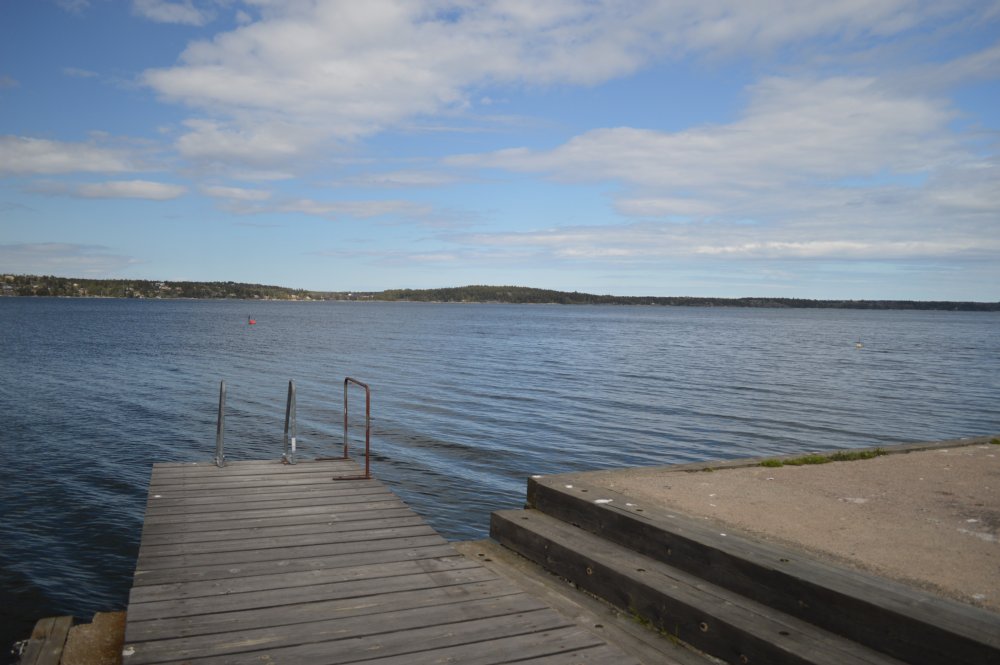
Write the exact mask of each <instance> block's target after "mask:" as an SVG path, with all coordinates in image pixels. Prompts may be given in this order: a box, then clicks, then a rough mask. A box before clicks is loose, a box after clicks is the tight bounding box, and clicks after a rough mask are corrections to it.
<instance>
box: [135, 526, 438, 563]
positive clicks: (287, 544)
mask: <svg viewBox="0 0 1000 665" xmlns="http://www.w3.org/2000/svg"><path fill="white" fill-rule="evenodd" d="M434 535H437V534H436V532H435V531H434V529H432V528H431V527H429V526H427V525H426V524H420V525H417V526H405V527H394V528H389V529H373V530H371V531H347V532H344V533H330V532H320V533H317V534H309V535H305V536H289V537H287V538H265V539H261V540H259V541H257V540H253V539H250V540H247V541H245V542H244V543H243V547H240V546H239V544H238V543H236V542H235V541H228V540H223V541H216V542H209V543H191V544H181V545H177V546H171V545H162V546H156V547H147V546H140V548H139V557H138V559H137V562H136V565H137V566H141V567H143V568H156V567H160V568H162V567H165V566H166V565H171V564H173V565H171V567H173V566H174V565H176V563H181V562H183V565H188V566H197V565H211V563H210V562H218V561H220V560H221V559H226V560H229V561H233V562H237V561H261V560H268V559H295V558H300V557H303V556H314V554H313V551H314V550H313V548H316V547H322V546H328V545H343V544H346V543H353V542H372V541H378V540H397V539H404V538H414V537H418V536H434Z"/></svg>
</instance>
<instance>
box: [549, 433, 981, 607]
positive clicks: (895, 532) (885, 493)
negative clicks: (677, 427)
mask: <svg viewBox="0 0 1000 665" xmlns="http://www.w3.org/2000/svg"><path fill="white" fill-rule="evenodd" d="M991 438H992V439H993V440H995V441H1000V439H997V438H996V437H979V438H973V439H962V440H957V441H942V442H934V443H930V444H918V445H905V446H891V447H887V448H884V451H885V452H886V453H888V454H886V455H884V456H881V457H876V458H873V459H867V460H858V461H851V462H832V463H828V464H821V465H802V466H781V467H762V466H759V465H758V464H759V462H760V461H762V460H740V461H737V462H725V463H718V464H713V463H702V464H692V465H683V466H667V467H651V468H636V469H623V470H615V471H598V472H592V473H582V474H572V475H567V476H563V478H565V479H566V481H567V482H568V483H572V482H573V481H574V479H575V480H576V481H578V482H587V483H589V484H591V485H596V486H599V487H604V488H607V489H611V490H614V491H616V492H620V493H621V494H624V495H627V496H630V497H633V498H634V499H635V500H636V502H637V503H640V504H641V503H648V504H651V505H655V506H657V507H659V508H663V509H670V510H676V511H679V512H682V513H684V514H686V515H688V516H692V517H697V518H700V519H703V520H704V521H705V522H706V523H708V524H712V525H714V526H715V527H716V528H717V529H718V530H719V532H720V533H724V532H734V531H737V532H742V533H743V534H744V535H748V536H752V537H753V538H755V539H758V540H762V541H765V542H773V543H779V544H781V545H784V546H788V547H793V548H798V549H801V550H804V551H806V552H808V553H809V554H810V555H813V556H815V557H817V558H820V559H822V560H825V561H828V562H831V563H835V564H837V565H844V566H848V567H851V568H854V569H857V570H861V571H865V572H868V573H873V574H876V575H879V576H883V577H887V578H890V579H892V580H895V581H898V582H902V583H905V584H908V585H912V586H914V587H917V588H919V589H921V590H923V591H927V592H930V593H934V594H937V595H940V596H942V597H946V598H950V599H953V600H958V601H961V602H964V603H968V604H970V605H974V606H977V607H981V608H985V609H988V610H991V611H993V612H998V613H1000V445H997V444H991V443H990V440H991ZM773 459H779V460H780V459H782V458H773ZM785 459H788V458H785Z"/></svg>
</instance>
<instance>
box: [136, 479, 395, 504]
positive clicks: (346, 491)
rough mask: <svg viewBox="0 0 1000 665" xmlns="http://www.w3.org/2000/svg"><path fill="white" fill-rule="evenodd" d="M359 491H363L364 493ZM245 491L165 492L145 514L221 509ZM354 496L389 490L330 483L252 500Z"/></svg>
mask: <svg viewBox="0 0 1000 665" xmlns="http://www.w3.org/2000/svg"><path fill="white" fill-rule="evenodd" d="M360 490H364V491H363V492H362V491H360ZM247 493H248V491H247V490H246V489H239V490H232V491H223V490H219V491H216V492H205V493H193V492H175V493H170V492H164V493H162V494H160V495H159V496H157V495H152V494H151V495H150V496H149V500H148V501H147V503H146V510H149V509H150V508H168V507H169V508H173V507H175V506H198V505H212V504H215V505H224V504H227V503H239V502H240V501H242V499H243V498H245V497H246V496H247ZM355 494H391V492H390V491H389V489H388V488H386V487H378V486H372V485H365V486H363V487H344V486H342V485H340V484H336V483H329V484H326V485H317V486H316V487H315V488H313V489H311V490H308V492H306V491H303V490H297V491H288V490H286V489H285V488H284V487H278V488H274V489H273V490H272V491H264V490H262V489H260V488H258V489H256V490H254V491H253V496H255V497H257V498H258V500H260V501H287V500H290V499H300V498H302V497H303V496H311V497H331V498H333V497H338V496H352V495H355Z"/></svg>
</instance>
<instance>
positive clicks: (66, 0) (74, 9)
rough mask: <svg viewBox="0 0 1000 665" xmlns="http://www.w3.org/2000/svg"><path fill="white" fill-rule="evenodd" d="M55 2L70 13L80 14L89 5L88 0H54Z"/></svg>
mask: <svg viewBox="0 0 1000 665" xmlns="http://www.w3.org/2000/svg"><path fill="white" fill-rule="evenodd" d="M56 4H57V5H59V6H60V7H62V8H63V9H65V10H66V11H68V12H69V13H71V14H82V13H83V12H84V10H86V9H87V8H89V7H90V0H56Z"/></svg>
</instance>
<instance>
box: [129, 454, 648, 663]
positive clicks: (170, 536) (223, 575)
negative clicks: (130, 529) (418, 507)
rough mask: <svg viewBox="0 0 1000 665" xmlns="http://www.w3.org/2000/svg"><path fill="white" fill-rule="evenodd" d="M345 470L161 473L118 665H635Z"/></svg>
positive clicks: (254, 465)
mask: <svg viewBox="0 0 1000 665" xmlns="http://www.w3.org/2000/svg"><path fill="white" fill-rule="evenodd" d="M357 475H358V468H357V467H356V466H355V465H354V463H353V462H350V461H345V460H324V461H310V462H300V463H299V464H296V465H293V466H290V465H283V464H281V463H280V462H278V461H264V462H261V461H253V462H230V463H229V465H228V466H226V467H225V468H222V469H219V468H217V467H216V466H214V465H213V464H211V463H200V464H157V465H155V466H154V468H153V475H152V478H151V480H150V486H149V499H148V502H147V508H146V520H145V524H144V527H143V533H142V543H141V546H140V550H139V557H138V560H137V564H136V572H135V578H134V583H133V588H132V592H131V594H130V597H129V608H128V622H127V625H126V632H125V648H124V651H123V654H124V660H123V662H124V663H125V665H140V664H145V663H173V662H185V663H211V662H219V663H221V662H225V663H303V664H309V663H317V664H318V663H331V664H332V663H355V662H365V663H372V664H386V663H407V664H411V663H438V662H450V663H482V664H484V665H485V664H488V663H507V662H515V661H516V662H537V663H553V664H555V663H612V662H613V663H615V665H624V664H626V663H631V662H634V661H632V660H630V659H629V658H628V657H627V656H625V655H624V654H622V653H621V652H620V651H618V650H617V649H615V648H612V647H609V646H607V645H606V644H604V642H602V641H601V640H600V639H599V638H598V637H595V636H594V635H593V634H592V633H590V632H588V631H585V630H582V629H580V628H579V627H577V626H576V625H575V624H573V623H572V622H571V621H570V620H567V619H565V618H564V617H562V616H561V615H559V614H558V613H556V612H555V611H554V610H552V609H550V608H548V607H547V606H545V605H543V604H542V603H541V602H539V601H538V600H535V599H533V598H532V597H530V596H528V595H526V594H525V593H523V592H522V591H520V590H519V589H518V588H517V587H516V586H514V585H513V583H512V582H510V581H508V580H504V579H501V578H498V577H497V576H496V575H495V574H494V573H492V572H490V571H488V570H487V569H486V568H484V567H482V566H480V565H479V564H478V563H476V562H472V561H470V560H468V559H466V558H464V557H462V556H461V555H459V554H458V553H457V552H456V551H455V550H454V549H453V548H452V547H451V545H449V544H448V543H447V542H446V541H445V540H444V539H443V538H442V537H441V536H440V535H438V534H437V533H436V532H434V531H433V529H431V528H430V527H429V526H427V525H426V524H425V523H424V522H423V520H422V519H421V518H420V517H419V516H417V515H416V514H415V513H414V512H413V511H412V510H411V509H410V508H409V507H407V506H406V505H405V504H404V503H403V502H402V501H400V500H399V499H398V498H397V497H396V496H395V495H394V494H392V493H391V492H390V491H389V490H388V489H387V488H386V487H385V486H384V485H382V483H380V482H379V481H377V480H334V478H336V477H343V476H357Z"/></svg>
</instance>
